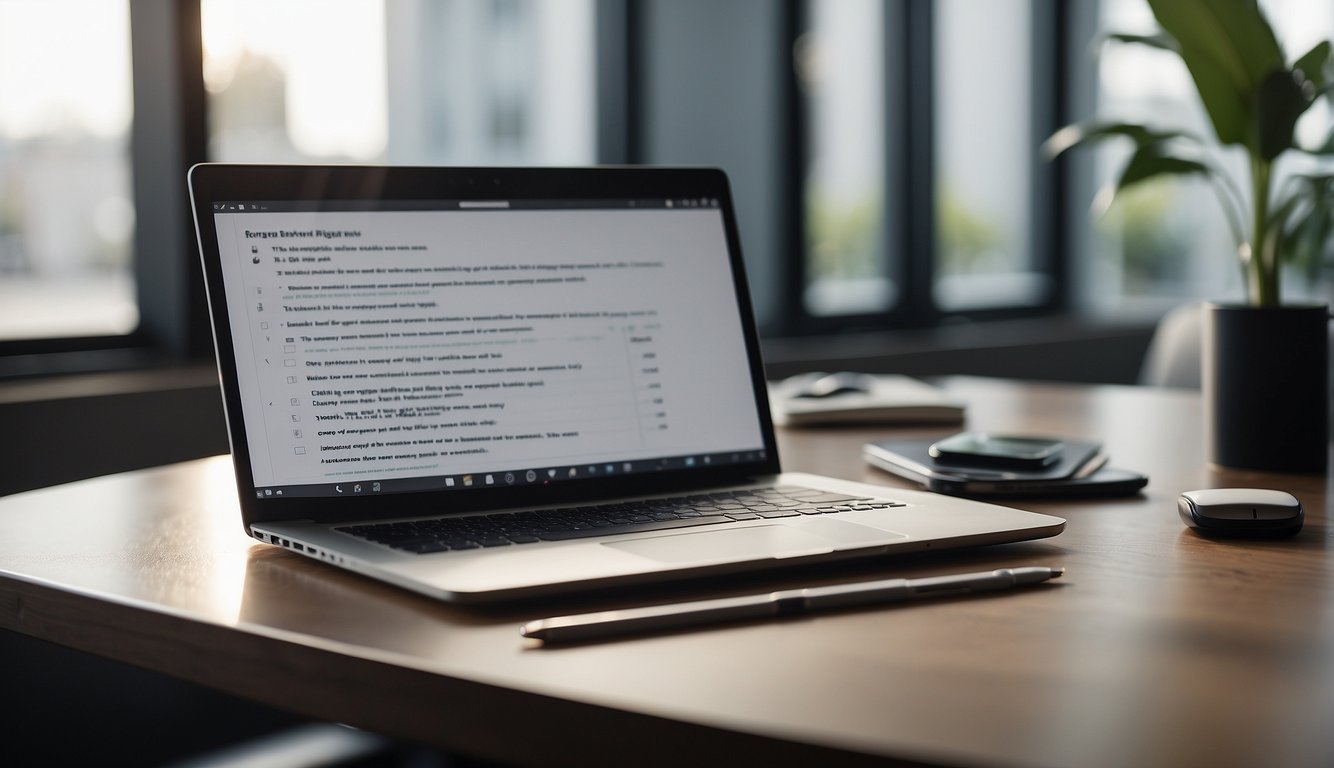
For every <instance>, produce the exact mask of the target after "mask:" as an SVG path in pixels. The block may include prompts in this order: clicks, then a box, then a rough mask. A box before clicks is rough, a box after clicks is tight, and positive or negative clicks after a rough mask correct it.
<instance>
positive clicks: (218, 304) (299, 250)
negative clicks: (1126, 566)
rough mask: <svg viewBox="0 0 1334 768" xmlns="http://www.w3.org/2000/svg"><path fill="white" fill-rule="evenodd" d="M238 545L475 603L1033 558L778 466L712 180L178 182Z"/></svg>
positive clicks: (448, 173) (402, 174)
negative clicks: (992, 557)
mask: <svg viewBox="0 0 1334 768" xmlns="http://www.w3.org/2000/svg"><path fill="white" fill-rule="evenodd" d="M189 182H190V193H191V198H192V203H193V210H194V216H195V224H196V229H197V232H198V237H199V249H200V254H201V258H202V261H203V268H204V277H205V284H206V289H207V294H208V303H209V310H210V314H211V319H212V326H213V334H214V340H215V342H216V348H217V356H218V369H219V374H220V379H221V389H222V394H223V401H224V406H225V410H226V417H227V426H228V432H229V438H230V441H231V453H232V459H233V463H234V467H235V474H236V483H237V490H238V493H239V499H240V511H241V522H242V524H243V525H244V527H245V531H246V533H247V534H248V535H250V536H252V537H254V538H255V539H257V540H259V541H262V542H265V543H268V544H273V545H276V546H280V547H285V548H287V549H290V550H292V551H294V552H297V553H300V554H302V555H304V556H306V557H311V558H315V559H317V560H320V561H323V562H325V563H328V564H330V565H332V566H338V567H342V568H346V569H349V570H352V571H356V572H358V573H361V574H365V575H367V576H371V577H374V578H377V579H381V580H383V581H386V582H389V583H392V584H396V585H399V586H401V587H405V588H407V589H411V590H415V591H417V592H420V593H423V594H426V595H430V596H432V597H435V598H439V599H442V600H447V601H453V602H460V603H481V602H490V601H499V600H511V599H517V598H530V597H537V596H543V595H554V594H561V593H568V592H575V591H581V590H589V589H602V588H609V587H625V586H629V585H633V584H638V583H647V582H651V581H662V580H668V579H684V578H705V577H720V576H724V575H726V574H732V573H739V572H743V571H751V570H757V569H769V568H778V567H783V566H792V565H798V564H810V563H817V562H821V561H832V560H842V559H846V558H852V557H876V556H884V555H889V554H893V553H896V552H910V551H917V550H925V549H928V548H929V549H933V550H936V549H946V548H950V547H959V546H967V545H980V544H996V543H1002V542H1012V541H1019V540H1025V539H1034V538H1040V537H1045V536H1052V535H1055V534H1057V533H1059V532H1060V531H1061V530H1062V528H1063V526H1064V523H1065V521H1064V520H1062V519H1060V518H1057V517H1051V516H1047V515H1040V514H1034V513H1029V512H1025V511H1021V510H1016V509H1010V508H1007V507H1002V506H995V505H990V504H985V503H981V502H976V501H971V500H965V499H957V498H950V497H945V496H938V495H935V494H930V493H924V492H919V491H909V490H898V489H890V488H885V487H880V486H874V485H867V484H860V483H853V482H848V481H843V480H837V479H833V478H826V477H820V476H815V475H808V474H801V473H783V472H782V471H781V467H780V463H779V456H778V450H777V446H776V443H775V437H774V427H773V424H772V421H771V417H770V411H769V403H768V399H767V394H766V391H765V381H764V377H763V366H762V363H761V359H760V353H759V343H758V338H757V334H756V329H755V324H754V321H753V320H752V317H751V306H750V300H749V295H748V292H747V287H746V279H745V274H744V270H743V267H742V258H741V251H740V247H739V242H738V234H737V225H736V220H735V216H734V213H733V208H732V199H731V194H730V192H729V187H728V183H727V179H726V176H725V175H724V173H723V172H721V171H719V170H716V169H688V168H584V169H551V168H545V169H531V168H504V169H465V168H408V167H370V166H359V167H353V166H346V167H329V166H243V165H220V164H204V165H199V166H196V167H194V168H193V169H192V170H191V171H190V176H189Z"/></svg>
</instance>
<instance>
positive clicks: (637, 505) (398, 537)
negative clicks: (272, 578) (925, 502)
mask: <svg viewBox="0 0 1334 768" xmlns="http://www.w3.org/2000/svg"><path fill="white" fill-rule="evenodd" d="M902 506H906V505H905V504H903V503H902V502H897V501H890V500H888V499H878V498H871V497H867V496H849V495H847V494H842V493H831V492H829V491H822V490H818V489H815V488H802V487H800V486H791V485H786V486H779V487H774V488H748V489H745V490H739V491H721V492H717V493H699V494H694V495H691V496H680V497H675V498H665V499H645V500H643V501H628V502H618V503H615V504H599V505H593V506H580V507H565V508H558V509H539V510H532V511H528V512H504V513H498V514H491V515H472V516H468V517H442V518H431V519H423V520H408V521H403V522H394V523H371V524H365V525H348V526H342V527H338V528H336V529H335V530H338V531H342V532H343V533H347V534H351V535H353V536H357V537H359V538H362V539H366V540H368V541H373V542H376V543H377V544H384V545H386V546H389V547H393V548H394V549H400V550H403V551H405V552H414V553H417V554H426V553H428V552H446V551H450V550H464V549H480V548H482V547H507V546H513V545H516V544H531V543H534V542H539V541H568V540H570V539H584V538H591V537H594V536H611V535H615V534H620V533H638V532H640V531H658V530H666V529H671V528H692V527H697V526H704V525H717V524H719V523H730V522H733V521H736V520H758V519H761V518H773V517H796V516H798V515H827V514H831V513H835V512H847V511H850V510H866V509H888V508H890V507H902Z"/></svg>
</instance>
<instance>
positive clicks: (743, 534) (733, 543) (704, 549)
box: [603, 525, 884, 563]
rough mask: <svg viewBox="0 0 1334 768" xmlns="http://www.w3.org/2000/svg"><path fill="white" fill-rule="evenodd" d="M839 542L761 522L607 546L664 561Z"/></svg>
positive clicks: (792, 551)
mask: <svg viewBox="0 0 1334 768" xmlns="http://www.w3.org/2000/svg"><path fill="white" fill-rule="evenodd" d="M859 527H860V526H859ZM868 530H869V529H868ZM880 535H881V536H883V535H884V534H883V532H882V533H881V534H880ZM835 543H836V542H835V541H834V540H833V539H829V538H826V537H824V536H819V535H816V534H812V533H806V532H805V531H799V530H796V529H794V528H789V527H787V526H783V525H760V526H754V527H750V528H729V529H726V530H715V531H698V532H695V533H677V534H670V535H665V536H654V537H652V538H646V539H632V540H629V541H609V542H605V543H604V544H603V546H606V547H611V548H613V549H619V550H621V551H622V552H629V553H631V554H635V555H640V556H643V557H647V558H651V559H653V560H658V561H660V562H666V563H690V562H696V561H698V562H716V561H720V560H744V559H754V558H761V557H796V556H798V555H815V554H821V553H824V552H832V551H833V550H834V545H835Z"/></svg>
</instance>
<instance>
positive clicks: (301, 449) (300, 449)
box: [293, 445, 306, 456]
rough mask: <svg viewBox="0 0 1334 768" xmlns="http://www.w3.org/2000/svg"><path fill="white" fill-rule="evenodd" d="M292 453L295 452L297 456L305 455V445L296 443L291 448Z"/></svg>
mask: <svg viewBox="0 0 1334 768" xmlns="http://www.w3.org/2000/svg"><path fill="white" fill-rule="evenodd" d="M293 453H295V454H296V455H297V456H305V455H306V446H304V445H298V446H297V447H296V448H294V449H293Z"/></svg>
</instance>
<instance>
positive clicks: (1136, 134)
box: [1042, 120, 1199, 159]
mask: <svg viewBox="0 0 1334 768" xmlns="http://www.w3.org/2000/svg"><path fill="white" fill-rule="evenodd" d="M1113 136H1125V137H1127V138H1129V139H1130V140H1131V141H1133V142H1135V145H1136V146H1139V147H1142V146H1144V145H1146V144H1154V143H1159V142H1164V141H1167V140H1168V139H1184V140H1187V141H1192V142H1198V141H1199V137H1197V136H1195V135H1194V134H1190V133H1187V132H1185V131H1178V130H1172V129H1165V130H1164V129H1157V128H1150V127H1148V126H1145V125H1140V124H1139V123H1110V122H1105V121H1100V120H1093V121H1089V122H1085V123H1075V124H1073V125H1067V126H1065V127H1064V128H1062V129H1060V130H1059V131H1057V132H1056V133H1053V134H1052V135H1051V136H1050V137H1049V138H1048V139H1047V140H1046V141H1045V142H1043V143H1042V154H1043V156H1044V157H1046V158H1047V159H1051V158H1054V157H1056V156H1057V155H1060V154H1061V153H1062V152H1065V151H1066V150H1069V149H1074V148H1075V147H1079V146H1082V145H1085V144H1091V143H1093V142H1096V141H1102V140H1103V139H1108V138H1112V137H1113Z"/></svg>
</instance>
